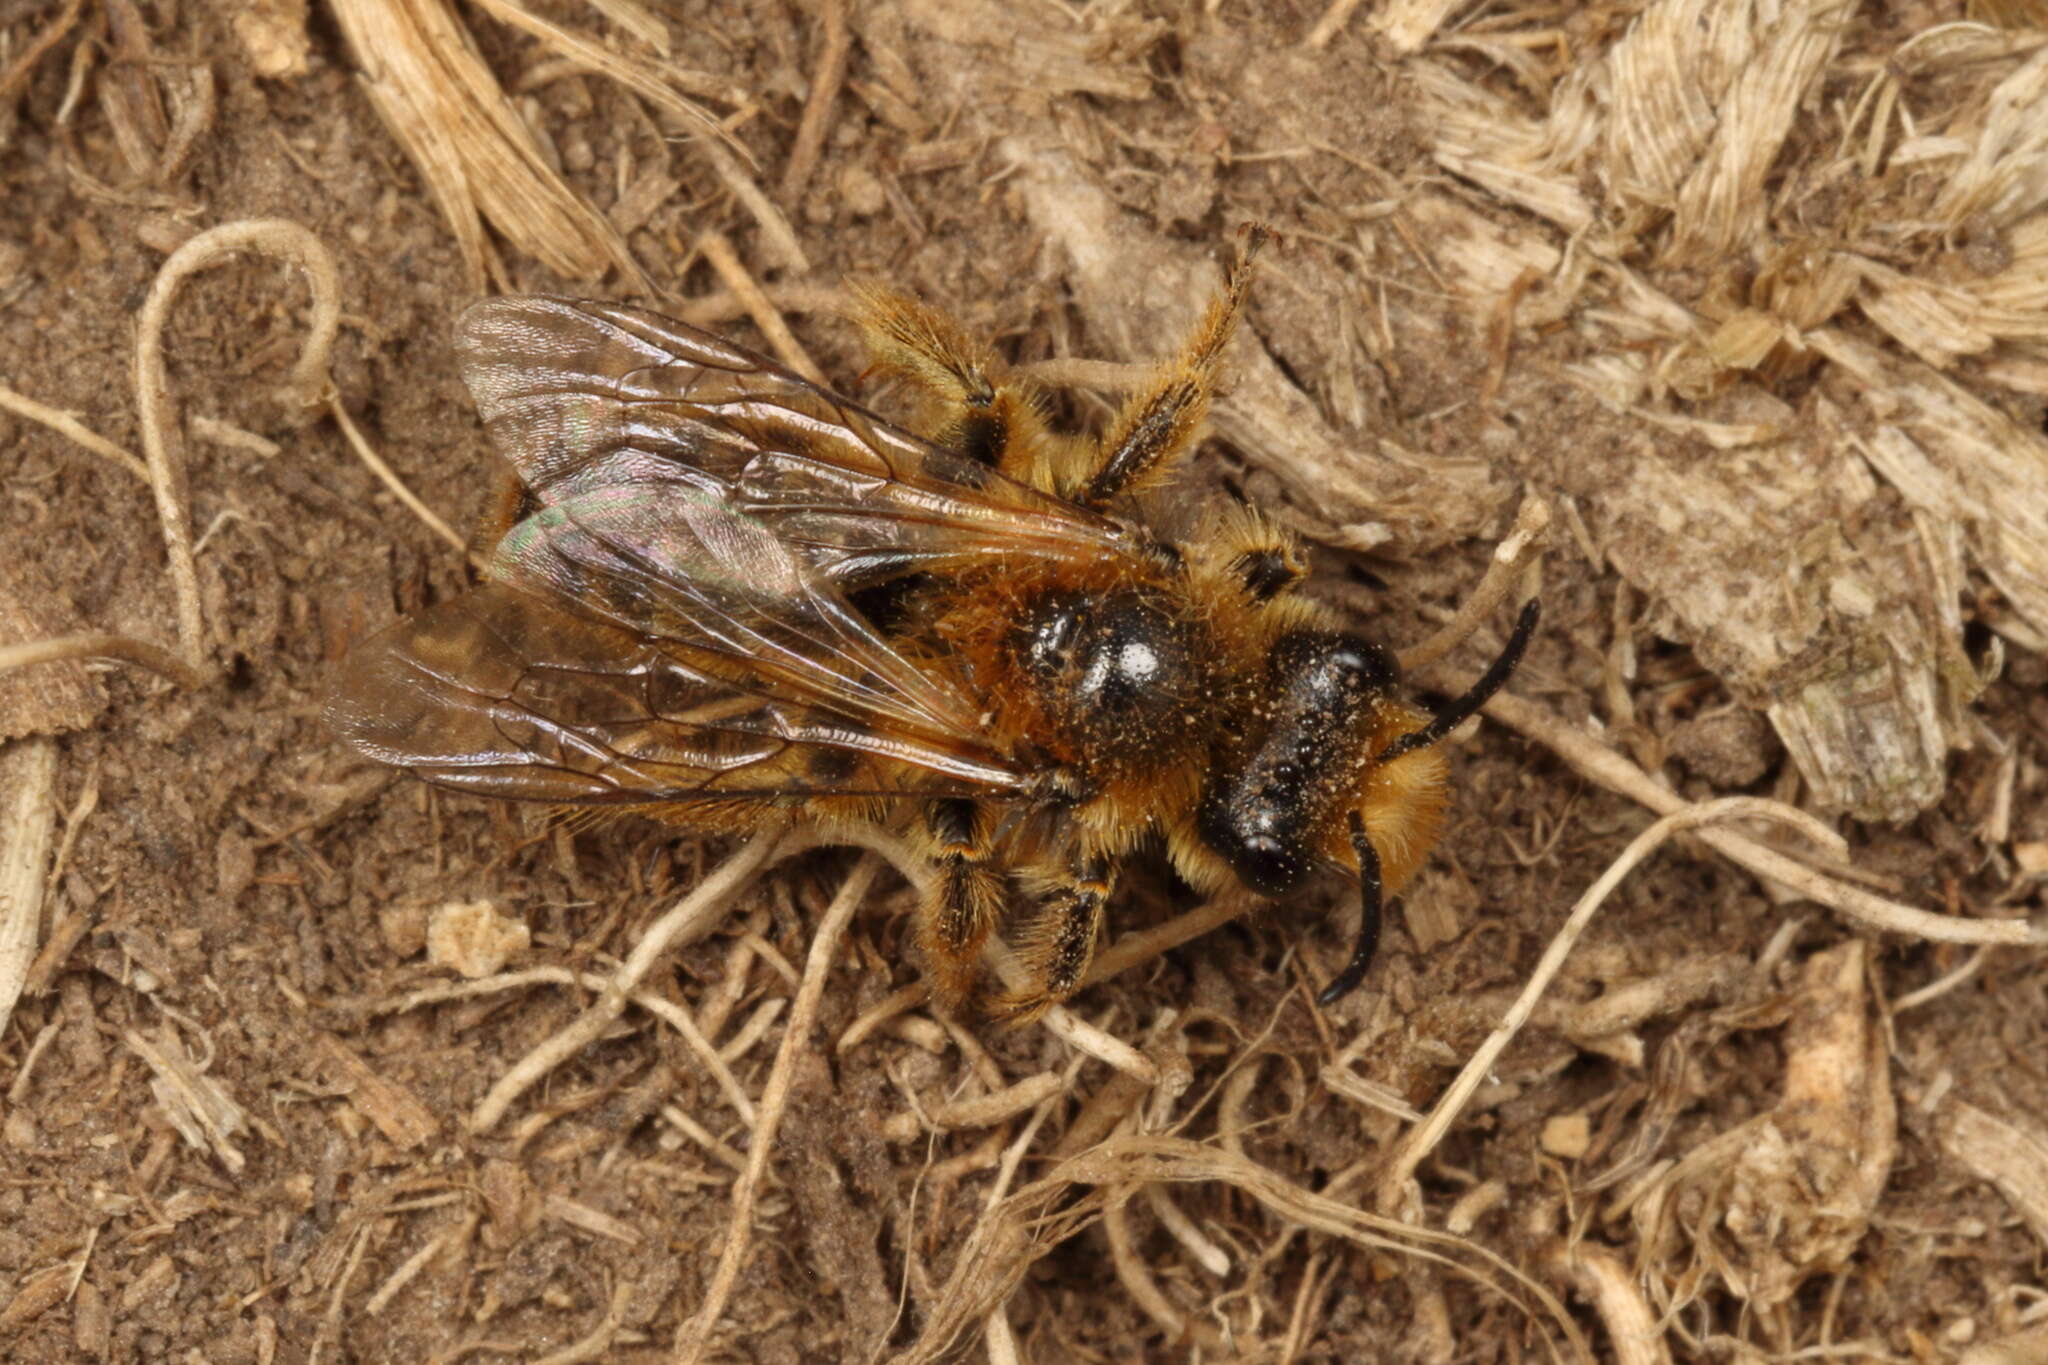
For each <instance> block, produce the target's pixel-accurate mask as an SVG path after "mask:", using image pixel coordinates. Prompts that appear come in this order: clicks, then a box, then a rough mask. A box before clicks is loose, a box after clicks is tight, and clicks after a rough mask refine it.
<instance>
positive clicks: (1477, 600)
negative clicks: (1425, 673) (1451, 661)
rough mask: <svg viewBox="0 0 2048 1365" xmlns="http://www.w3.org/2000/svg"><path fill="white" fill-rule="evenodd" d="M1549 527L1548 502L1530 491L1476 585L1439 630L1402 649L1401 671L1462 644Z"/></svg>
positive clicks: (1504, 594)
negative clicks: (1420, 641) (1409, 647)
mask: <svg viewBox="0 0 2048 1365" xmlns="http://www.w3.org/2000/svg"><path fill="white" fill-rule="evenodd" d="M1549 526H1550V504H1549V503H1547V502H1545V501H1544V500H1543V499H1542V498H1540V497H1537V496H1536V495H1535V494H1533V493H1531V494H1530V495H1529V496H1527V497H1525V498H1523V499H1522V505H1521V507H1520V509H1519V510H1517V511H1516V513H1515V524H1514V526H1513V527H1512V528H1511V529H1510V530H1509V531H1508V534H1507V537H1506V539H1504V540H1502V541H1501V543H1500V544H1499V545H1496V546H1495V547H1494V550H1493V562H1492V563H1491V564H1488V565H1487V566H1486V574H1485V576H1484V577H1483V578H1481V579H1480V580H1479V586H1478V587H1476V588H1474V589H1473V590H1472V595H1471V596H1469V597H1467V598H1466V599H1465V601H1464V603H1463V605H1461V606H1460V607H1459V608H1458V610H1457V613H1456V614H1455V615H1454V616H1452V617H1451V619H1450V620H1449V621H1447V622H1445V623H1444V626H1443V628H1442V629H1441V630H1439V631H1437V632H1436V633H1435V634H1434V635H1432V636H1430V637H1429V638H1428V639H1427V640H1424V641H1423V642H1422V643H1421V644H1419V645H1416V646H1415V647H1414V648H1412V649H1407V650H1403V651H1402V653H1401V667H1402V669H1403V671H1406V672H1414V671H1416V670H1418V669H1424V668H1428V667H1430V666H1431V665H1432V664H1434V663H1436V662H1437V661H1438V660H1440V659H1442V658H1443V657H1444V656H1445V655H1447V654H1449V653H1450V652H1451V651H1452V650H1454V649H1456V648H1457V647H1458V646H1459V645H1460V644H1463V643H1464V641H1465V637H1466V636H1468V635H1470V634H1471V633H1472V632H1473V630H1474V629H1476V628H1477V627H1478V625H1479V623H1480V622H1481V621H1484V620H1485V619H1486V618H1487V617H1488V616H1490V615H1492V614H1493V609H1494V608H1495V607H1497V606H1499V605H1500V604H1501V603H1502V602H1503V601H1504V600H1506V598H1507V596H1508V594H1509V593H1511V592H1513V591H1514V589H1515V583H1516V581H1517V580H1519V579H1520V578H1521V576H1522V569H1523V567H1524V566H1525V565H1527V564H1528V563H1529V561H1530V560H1531V559H1533V558H1534V557H1535V556H1536V553H1537V551H1538V550H1540V549H1542V547H1543V533H1544V531H1545V530H1546V529H1548V528H1549Z"/></svg>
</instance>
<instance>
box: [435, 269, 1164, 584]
mask: <svg viewBox="0 0 2048 1365" xmlns="http://www.w3.org/2000/svg"><path fill="white" fill-rule="evenodd" d="M457 346H458V351H459V354H460V357H461V361H462V369H463V377H464V379H465V380H466V381H467V382H468V384H469V388H470V392H471V393H472V394H473V395H475V398H476V402H477V408H478V410H479V411H480V412H481V413H482V415H483V418H484V423H485V426H486V429H487V430H488V431H489V432H490V435H491V439H492V441H493V442H494V444H495V445H496V446H497V448H498V450H499V452H500V453H501V454H503V455H504V457H505V458H506V459H507V460H508V461H510V462H511V464H512V465H513V467H514V468H515V469H517V470H518V472H519V474H520V476H521V478H523V479H524V480H525V481H526V483H527V485H528V486H529V487H530V488H531V489H532V490H533V493H534V495H535V496H536V497H537V498H538V499H539V500H540V501H541V502H542V503H543V504H547V505H551V504H555V503H558V502H562V501H566V500H571V499H576V498H581V497H583V496H585V495H586V494H589V493H591V492H594V491H596V490H599V489H604V488H618V487H630V486H636V485H640V484H643V483H647V482H661V481H668V480H674V479H677V478H685V479H689V480H692V481H694V482H695V483H696V484H697V485H698V486H700V487H702V488H704V489H705V490H706V491H707V492H711V493H713V494H714V495H715V496H716V497H718V498H719V500H721V501H722V502H723V503H724V504H725V505H726V506H728V507H730V508H731V509H732V510H733V511H735V512H737V513H743V514H746V515H749V516H751V517H754V518H756V519H757V521H758V523H759V524H760V525H762V526H763V527H765V528H766V529H767V531H768V532H769V534H771V535H773V536H774V537H775V538H776V539H778V540H780V541H781V542H782V543H784V544H785V545H788V546H791V547H792V548H793V549H794V550H795V551H796V552H797V554H798V555H799V556H800V558H801V560H802V561H803V563H804V565H805V567H806V568H808V569H810V570H812V571H814V572H816V573H818V574H820V575H822V576H823V577H824V578H825V579H827V580H828V581H831V582H833V583H837V584H839V585H840V586H842V587H848V588H850V587H854V586H859V585H861V584H863V583H867V582H872V581H875V580H877V579H878V578H884V577H888V576H891V575H893V574H898V573H902V572H904V571H906V570H908V569H912V568H920V567H934V566H937V565H939V564H943V563H946V562H960V561H964V560H971V559H974V558H977V557H980V556H986V555H991V554H1003V555H1046V556H1053V557H1083V558H1093V557H1103V556H1115V555H1121V554H1128V553H1129V552H1130V551H1129V546H1128V545H1127V544H1126V542H1125V540H1124V538H1123V537H1122V536H1121V534H1120V533H1119V532H1118V530H1117V529H1116V527H1115V525H1114V524H1113V523H1111V522H1110V521H1108V520H1107V519H1105V518H1103V517H1100V516H1098V515H1096V514H1095V513H1093V512H1090V511H1087V510H1085V509H1083V508H1079V507H1076V506H1073V505H1072V504H1069V503H1066V502H1064V501H1062V500H1060V499H1058V498H1054V497H1051V496H1049V495H1047V494H1044V493H1040V492H1037V491H1036V490H1034V489H1031V488H1027V487H1025V486H1024V485H1022V484H1019V483H1016V482H1015V481H1013V480H1010V479H1007V478H1005V477H1003V476H1002V475H1000V474H998V473H996V472H995V471H993V470H991V469H989V468H988V467H987V466H985V465H982V464H979V463H977V462H975V461H973V460H970V459H967V458H966V457H964V456H961V455H958V454H956V453H954V452H951V451H948V450H946V449H944V448H943V447H940V446H935V445H933V444H932V443H930V442H928V441H924V440H921V439H920V438H918V437H916V436H913V435H911V434H909V433H908V432H905V431H902V430H900V429H898V428H896V427H894V426H891V425H890V424H889V423H887V422H885V421H883V420H882V419H881V418H879V417H877V416H876V415H874V414H873V413H871V412H868V411H867V410H865V409H863V408H861V407H860V406H858V405H857V404H854V403H851V402H849V401H847V400H845V399H843V398H839V397H837V396H836V395H833V394H830V393H827V392H826V391H824V390H823V389H820V388H817V387H816V386H814V385H812V384H810V383H807V382H806V381H804V380H803V379H801V378H799V377H798V376H797V375H794V374H792V373H790V372H789V371H787V370H785V369H782V368H781V367H779V366H777V365H775V364H774V363H772V362H770V361H768V360H766V359H763V358H762V357H760V356H757V355H755V354H753V353H752V352H750V351H747V350H745V349H743V348H741V347H737V346H734V345H732V344H731V343H730V342H726V341H722V340H720V339H719V338H717V337H715V336H712V335H711V334H709V333H707V332H701V331H699V330H697V329H696V328H694V327H690V326H688V325H686V324H684V323H679V322H674V321H671V320H669V319H667V318H663V317H659V316H657V315H655V314H652V313H646V312H642V311H640V310H638V309H634V308H624V307H618V306H615V305H610V304H600V303H588V302H577V301H571V300H567V299H551V298H538V297H517V298H502V299H491V300H488V301H486V302H484V303H480V304H478V305H476V306H475V307H473V308H471V309H470V310H469V311H468V312H467V313H465V314H464V315H463V318H462V321H461V324H460V327H459V332H458V340H457Z"/></svg>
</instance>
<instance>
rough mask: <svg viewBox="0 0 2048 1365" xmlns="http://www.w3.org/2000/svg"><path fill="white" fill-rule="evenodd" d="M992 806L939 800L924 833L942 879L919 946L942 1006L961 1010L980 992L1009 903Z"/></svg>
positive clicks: (921, 920)
mask: <svg viewBox="0 0 2048 1365" xmlns="http://www.w3.org/2000/svg"><path fill="white" fill-rule="evenodd" d="M993 823H994V820H993V818H992V814H991V812H990V811H989V809H988V808H987V807H986V806H981V805H977V804H976V803H974V802H972V801H962V800H957V799H946V800H940V801H934V802H932V803H931V805H930V806H928V807H927V808H926V809H925V818H924V828H923V834H924V837H925V839H926V840H927V841H928V843H929V845H930V851H931V857H932V862H933V863H934V864H936V865H937V867H938V871H939V876H938V884H937V886H936V887H934V888H933V891H932V895H931V899H930V900H928V901H927V902H926V903H925V904H924V906H923V908H922V910H921V912H920V914H919V916H918V926H917V938H918V946H919V947H920V948H922V949H923V951H924V962H925V972H926V975H927V978H928V979H929V980H930V982H931V987H932V995H933V997H934V998H935V999H936V1000H937V1001H938V1002H939V1007H940V1008H941V1009H943V1010H945V1011H947V1012H948V1013H958V1012H959V1011H960V1010H961V1009H962V1008H963V1007H964V1006H965V1005H966V1003H967V1001H968V999H969V997H971V996H972V995H973V993H974V984H975V981H976V980H977V979H978V977H979V975H980V969H979V966H978V964H979V962H980V958H981V948H982V945H983V944H984V943H986V942H987V941H988V935H989V930H990V929H992V928H994V927H995V922H996V918H997V917H998V916H999V915H1000V914H1001V913H1002V908H1003V877H1002V874H1001V873H1000V872H998V871H997V870H996V869H995V868H993V867H991V866H990V865H989V862H988V856H989V844H988V840H989V830H990V827H991V826H992V825H993Z"/></svg>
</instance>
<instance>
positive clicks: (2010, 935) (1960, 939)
mask: <svg viewBox="0 0 2048 1365" xmlns="http://www.w3.org/2000/svg"><path fill="white" fill-rule="evenodd" d="M1484 710H1485V713H1486V714H1487V715H1488V716H1490V717H1492V718H1493V719H1494V720H1497V721H1499V722H1500V723H1501V724H1503V725H1505V726H1507V727H1508V728H1509V729H1511V730H1515V731H1517V732H1519V733H1521V734H1523V735H1525V736H1527V737H1528V738H1530V739H1533V740H1535V741H1536V742H1537V743H1539V744H1541V745H1543V746H1544V747H1545V748H1547V749H1549V750H1550V751H1551V752H1553V753H1555V754H1556V755H1557V756H1558V757H1559V758H1562V759H1563V760H1564V761H1565V762H1566V763H1567V764H1569V765H1570V766H1571V767H1572V768H1574V769H1576V770H1577V771H1578V772H1579V774H1580V775H1581V776H1584V777H1586V778H1589V779H1591V780H1592V781H1594V782H1597V783H1599V784H1600V785H1601V786H1603V787H1605V788H1607V790H1609V791H1612V792H1618V793H1620V794H1621V795H1623V796H1626V797H1628V798H1629V799H1631V800H1633V801H1636V802H1639V803H1641V804H1642V805H1645V806H1648V807H1649V808H1650V809H1651V810H1654V811H1656V812H1657V813H1658V814H1660V815H1670V814H1673V813H1675V812H1677V811H1681V810H1685V809H1687V804H1686V801H1685V798H1684V797H1682V796H1680V795H1678V793H1676V792H1674V791H1672V790H1671V789H1670V788H1668V787H1664V786H1661V785H1659V784H1658V783H1657V781H1656V780H1655V779H1654V778H1652V777H1651V776H1650V775H1649V774H1648V773H1646V772H1644V771H1643V770H1642V769H1641V768H1638V767H1637V766H1636V765H1635V764H1633V763H1631V762H1629V761H1628V760H1627V759H1626V758H1623V757H1622V756H1621V755H1620V754H1618V753H1616V752H1615V751H1614V750H1612V749H1610V748H1608V747H1607V746H1606V745H1605V744H1602V743H1601V742H1600V741H1599V740H1597V739H1595V738H1594V737H1593V736H1592V735H1589V734H1587V733H1586V732H1585V731H1583V730H1580V729H1578V728H1577V727H1575V726H1573V725H1571V724H1570V723H1569V722H1567V721H1565V720H1563V719H1562V718H1561V717H1559V716H1557V715H1556V714H1555V713H1553V712H1551V711H1549V710H1547V709H1546V708H1544V707H1542V706H1539V705H1538V704H1536V703H1535V702H1532V701H1528V700H1526V699H1524V698H1522V697H1517V696H1512V695H1510V694H1508V693H1506V692H1502V693H1499V694H1497V695H1495V697H1494V698H1493V700H1491V701H1489V702H1488V703H1487V704H1486V706H1485V707H1484ZM1698 837H1699V839H1700V841H1701V842H1702V843H1704V844H1706V845H1707V846H1708V847H1710V848H1712V849H1714V850H1715V851H1716V852H1718V853H1720V854H1721V855H1722V856H1724V857H1726V858H1728V859H1730V860H1731V861H1733V862H1736V863H1738V864H1740V865H1741V866H1743V867H1746V868H1748V869H1749V870H1750V871H1751V872H1753V873H1755V874H1756V875H1757V876H1759V877H1764V878H1767V879H1769V880H1771V881H1774V882H1777V883H1779V884H1781V885H1783V886H1785V887H1788V888H1789V889H1791V890H1792V891H1793V892H1795V893H1797V894H1798V895H1801V896H1804V897H1806V898H1807V899H1808V900H1812V901H1817V902H1819V903H1820V904H1822V905H1825V906H1827V907H1828V908H1829V909H1832V910H1836V911H1839V912H1841V913H1842V914H1844V915H1847V916H1848V917H1849V918H1851V919H1855V920H1861V921H1862V922H1863V923H1865V924H1867V925H1870V926H1871V927H1872V928H1874V929H1882V930H1884V931H1885V932H1887V933H1893V934H1904V935H1906V936H1908V937H1910V938H1924V939H1928V940H1930V941H1932V942H1936V943H2004V944H2013V945H2019V946H2031V947H2042V946H2048V929H2037V928H2034V927H2033V926H2031V925H2029V924H2027V923H2025V922H2024V921H2021V920H1983V919H1961V918H1958V917H1955V916H1950V915H1936V914H1930V913H1929V912H1927V911H1925V910H1915V909H1914V908H1913V907H1911V906H1909V905H1900V904H1899V903H1898V902H1896V901H1889V900H1886V899H1884V898H1883V897H1882V896H1876V895H1872V894H1871V893H1870V892H1868V891H1865V890H1864V889H1862V888H1861V887H1857V886H1851V885H1849V884H1848V883H1847V882H1845V881H1842V880H1840V879H1839V878H1836V877H1831V876H1827V875H1825V874H1823V873H1821V872H1817V871H1815V870H1814V869H1812V868H1809V867H1806V866H1804V865H1803V864H1801V863H1799V862H1798V861H1796V860H1795V859H1793V858H1791V857H1789V856H1787V855H1786V854H1783V853H1780V852H1778V851H1777V850H1776V849H1773V848H1770V847H1767V846H1766V845H1764V844H1761V843H1758V842H1757V841H1756V840H1755V839H1752V838H1751V837H1749V836H1748V835H1746V834H1740V833H1737V832H1736V831H1734V830H1729V829H1702V830H1701V831H1699V835H1698Z"/></svg>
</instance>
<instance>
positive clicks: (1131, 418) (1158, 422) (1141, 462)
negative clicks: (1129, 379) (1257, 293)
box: [1067, 225, 1271, 507]
mask: <svg viewBox="0 0 2048 1365" xmlns="http://www.w3.org/2000/svg"><path fill="white" fill-rule="evenodd" d="M1270 235H1271V234H1270V233H1269V232H1268V231H1267V229H1266V228H1264V227H1261V226H1258V225H1254V226H1252V227H1251V228H1250V229H1248V230H1247V231H1246V233H1245V241H1244V248H1243V250H1241V251H1239V252H1238V254H1237V259H1236V260H1235V261H1234V262H1232V263H1231V266H1230V270H1229V273H1228V274H1226V275H1225V276H1224V279H1223V291H1222V292H1221V293H1220V294H1218V295H1217V296H1216V297H1215V299H1213V300H1212V301H1211V302H1210V304H1209V308H1208V311H1207V312H1205V313H1203V314H1202V320H1201V322H1199V323H1198V324H1196V326H1195V332H1194V335H1193V336H1191V337H1190V338H1188V342H1187V345H1186V346H1184V347H1183V348H1182V349H1181V353H1180V354H1179V355H1177V356H1175V357H1174V358H1173V359H1171V360H1169V361H1166V362H1165V363H1163V364H1162V365H1160V367H1159V370H1158V373H1157V374H1156V375H1154V376H1153V379H1152V382H1151V383H1150V384H1148V385H1146V386H1145V387H1144V388H1142V389H1139V390H1138V391H1137V392H1136V393H1134V394H1132V395H1131V397H1130V399H1129V400H1128V401H1127V402H1126V403H1125V404H1124V406H1123V411H1121V412H1120V413H1118V414H1117V418H1116V421H1115V422H1114V423H1113V424H1112V425H1111V426H1110V428H1109V430H1108V431H1107V432H1105V433H1104V434H1103V437H1102V442H1101V445H1100V447H1099V448H1098V450H1097V452H1096V456H1095V461H1094V467H1093V468H1092V469H1091V470H1090V471H1089V472H1088V474H1087V477H1086V478H1085V479H1084V480H1083V481H1082V482H1081V483H1080V485H1079V486H1078V487H1077V488H1074V489H1071V490H1067V491H1068V492H1069V493H1070V495H1071V496H1072V497H1073V498H1074V499H1075V500H1076V501H1078V502H1083V503H1086V504H1088V505H1089V506H1091V507H1100V506H1102V505H1103V504H1104V503H1107V502H1109V501H1110V500H1111V499H1112V498H1115V497H1117V496H1118V495H1119V494H1122V493H1127V492H1131V491H1133V490H1134V489H1137V488H1139V487H1141V486H1142V485H1144V484H1146V483H1148V482H1156V481H1157V480H1159V479H1160V478H1163V477H1165V475H1166V474H1168V473H1169V472H1171V470H1172V468H1173V466H1174V464H1175V463H1176V462H1177V461H1178V460H1179V459H1180V458H1181V456H1183V455H1185V454H1186V453H1187V449H1188V446H1189V445H1190V444H1191V443H1192V442H1193V441H1194V438H1195V436H1196V434H1197V433H1198V432H1199V431H1200V430H1201V426H1202V420H1203V418H1205V417H1207V416H1208V413H1209V396H1210V394H1211V392H1212V391H1213V390H1214V388H1215V386H1216V371H1217V367H1218V366H1219V365H1220V364H1221V363H1222V359H1223V348H1224V347H1225V346H1226V345H1227V344H1229V341H1230V336H1231V333H1232V332H1233V331H1235V330H1236V328H1237V319H1238V315H1239V314H1240V313H1242V312H1243V311H1244V300H1245V295H1246V294H1247V293H1248V292H1249V291H1250V289H1251V283H1252V261H1253V259H1254V258H1255V257H1256V256H1257V255H1258V253H1259V248H1260V247H1262V246H1264V245H1265V244H1266V239H1267V238H1268V237H1269V236H1270Z"/></svg>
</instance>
